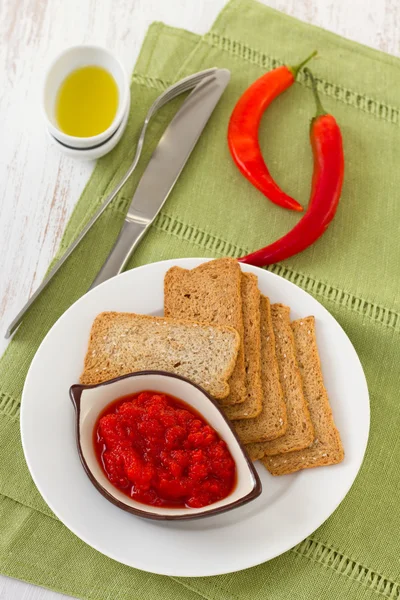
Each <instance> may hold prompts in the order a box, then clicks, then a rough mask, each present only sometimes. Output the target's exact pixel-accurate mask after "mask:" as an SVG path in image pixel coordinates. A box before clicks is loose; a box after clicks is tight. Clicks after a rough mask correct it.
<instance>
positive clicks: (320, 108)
mask: <svg viewBox="0 0 400 600" xmlns="http://www.w3.org/2000/svg"><path fill="white" fill-rule="evenodd" d="M304 72H305V73H307V75H308V77H309V78H310V79H311V85H312V91H313V94H314V98H315V104H316V105H317V113H316V115H315V117H314V118H317V117H322V115H327V114H328V113H327V112H326V110H325V109H324V107H323V106H322V102H321V99H320V97H319V94H318V89H317V82H316V81H315V78H314V75H313V74H312V73H311V71H310V69H304Z"/></svg>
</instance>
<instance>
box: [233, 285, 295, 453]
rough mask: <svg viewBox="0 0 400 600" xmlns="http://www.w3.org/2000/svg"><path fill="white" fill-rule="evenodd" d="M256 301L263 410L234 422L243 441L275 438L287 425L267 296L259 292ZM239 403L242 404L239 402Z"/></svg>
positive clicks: (247, 442) (260, 440)
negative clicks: (259, 338)
mask: <svg viewBox="0 0 400 600" xmlns="http://www.w3.org/2000/svg"><path fill="white" fill-rule="evenodd" d="M259 305H260V315H261V381H262V390H263V399H262V411H261V413H260V415H259V416H258V417H257V418H255V419H249V420H247V421H245V420H242V421H236V422H235V423H234V425H235V428H236V432H237V434H238V435H239V438H240V441H241V442H242V443H243V444H250V443H252V442H263V441H267V440H274V439H275V438H277V437H280V436H281V435H283V434H284V433H285V431H286V429H287V415H286V404H285V400H284V399H283V393H282V388H281V383H280V381H279V370H278V361H277V359H276V352H275V335H274V330H273V327H272V317H271V305H270V301H269V298H266V297H265V296H262V295H261V294H260V302H259ZM245 339H246V338H245ZM245 348H246V346H245ZM244 404H246V403H244ZM239 406H243V405H242V404H240V405H239ZM232 408H234V407H232Z"/></svg>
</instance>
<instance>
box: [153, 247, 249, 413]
mask: <svg viewBox="0 0 400 600" xmlns="http://www.w3.org/2000/svg"><path fill="white" fill-rule="evenodd" d="M164 313H165V316H166V317H174V318H176V319H190V320H195V321H200V322H207V323H215V324H217V325H230V326H232V327H234V328H235V329H236V331H237V332H238V333H239V335H240V347H239V353H238V358H237V362H236V365H235V368H234V370H233V373H232V375H231V377H230V380H229V387H230V393H229V396H227V397H226V398H225V400H224V401H223V404H237V403H239V402H244V401H245V400H246V383H245V382H246V372H245V367H244V350H243V315H242V294H241V270H240V266H239V263H238V262H237V261H236V260H234V259H233V258H220V259H217V260H212V261H209V262H206V263H203V264H201V265H199V266H198V267H196V268H195V269H192V270H187V269H181V268H180V267H172V268H171V269H169V270H168V271H167V273H166V275H165V278H164Z"/></svg>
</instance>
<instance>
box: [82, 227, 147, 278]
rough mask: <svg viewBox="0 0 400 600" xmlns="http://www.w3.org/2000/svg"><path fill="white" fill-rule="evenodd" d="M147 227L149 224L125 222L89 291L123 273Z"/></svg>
mask: <svg viewBox="0 0 400 600" xmlns="http://www.w3.org/2000/svg"><path fill="white" fill-rule="evenodd" d="M147 227H148V223H137V222H135V221H124V224H123V226H122V229H121V231H120V234H119V236H118V238H117V241H116V242H115V244H114V246H113V248H112V250H111V252H110V254H109V255H108V257H107V259H106V261H105V263H104V265H103V266H102V268H101V270H100V272H99V274H98V275H97V277H96V279H95V280H94V281H93V283H92V285H91V286H90V288H89V289H93V288H94V287H96V286H97V285H99V284H100V283H103V281H107V279H110V278H111V277H114V275H118V273H121V271H122V270H123V268H124V267H125V265H126V263H127V262H128V260H129V258H130V256H131V254H132V252H133V251H134V249H135V248H136V246H137V245H138V243H139V242H140V240H141V239H142V237H143V235H144V233H145V231H146V229H147Z"/></svg>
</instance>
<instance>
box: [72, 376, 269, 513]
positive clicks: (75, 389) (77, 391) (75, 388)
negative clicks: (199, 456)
mask: <svg viewBox="0 0 400 600" xmlns="http://www.w3.org/2000/svg"><path fill="white" fill-rule="evenodd" d="M147 375H158V376H162V377H170V378H174V379H179V380H181V381H183V382H185V383H187V384H189V385H190V386H193V387H195V388H197V390H199V391H200V392H201V394H202V395H203V396H205V397H206V398H207V399H208V400H209V401H210V402H211V403H212V404H213V405H214V407H215V408H216V409H217V411H218V413H219V414H220V416H221V417H222V420H223V421H224V423H225V425H226V426H227V427H228V429H229V430H230V431H231V433H232V434H233V436H234V438H235V440H236V442H237V444H238V447H239V449H240V450H241V452H242V454H243V458H244V461H245V463H246V466H247V468H248V471H249V473H250V475H251V477H252V479H253V488H252V489H251V491H250V492H249V493H247V494H246V495H244V496H242V497H240V498H238V499H237V500H235V501H233V502H229V503H227V504H224V505H223V506H219V507H217V508H212V507H213V505H212V504H210V505H209V508H208V507H207V510H205V511H203V512H193V513H189V514H187V513H186V514H177V515H172V514H158V513H154V512H152V510H151V506H150V505H149V506H147V505H146V504H143V509H139V508H134V507H132V506H130V505H128V504H125V503H124V502H122V501H120V500H118V499H117V498H115V497H114V496H113V495H112V494H110V493H109V492H108V491H107V490H106V489H105V488H104V487H103V486H102V485H101V483H100V482H99V481H98V479H97V478H96V477H95V475H94V474H93V473H92V471H91V469H90V467H89V466H88V464H87V462H86V460H85V457H84V453H83V450H82V447H81V442H80V418H79V417H80V399H81V395H82V392H83V391H84V390H88V389H94V388H100V387H103V386H106V385H111V384H113V383H116V382H118V381H121V380H123V379H128V378H133V377H137V376H147ZM70 398H71V401H72V404H73V405H74V409H75V418H76V427H75V434H76V443H77V450H78V454H79V458H80V461H81V463H82V466H83V468H84V470H85V472H86V474H87V476H88V477H89V479H90V481H91V483H92V484H93V485H94V487H95V488H96V489H97V490H98V491H99V492H100V493H101V494H102V495H103V496H104V497H105V498H106V499H107V500H109V501H110V502H112V503H113V504H115V505H116V506H118V507H119V508H121V509H122V510H126V511H127V512H130V513H132V514H135V515H137V516H140V517H145V518H148V519H153V520H158V521H178V520H180V521H185V520H193V519H201V518H205V517H210V516H213V515H218V514H221V513H224V512H227V511H229V510H233V509H234V508H238V507H239V506H243V505H244V504H247V503H248V502H251V501H252V500H255V499H256V498H258V496H259V495H260V494H261V492H262V484H261V480H260V477H259V475H258V473H257V470H256V468H255V466H254V465H253V463H252V461H251V459H250V458H249V456H248V454H247V452H246V450H245V449H244V447H243V444H242V443H241V442H240V440H239V437H238V435H237V433H236V431H235V429H234V427H233V426H232V424H231V423H230V422H229V420H228V419H227V417H226V416H225V414H224V413H223V411H222V410H221V408H220V406H219V405H218V403H217V401H216V400H214V398H212V396H210V394H209V393H208V392H206V390H204V389H203V388H202V387H201V386H200V385H198V384H197V383H195V382H193V381H191V380H190V379H187V378H186V377H183V376H182V375H178V374H176V373H170V372H168V371H162V370H154V369H152V370H143V371H136V372H134V373H128V374H126V375H121V376H119V377H115V378H114V379H110V380H107V381H103V382H102V383H98V384H94V385H83V384H74V385H72V386H71V387H70ZM100 412H101V411H100Z"/></svg>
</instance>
